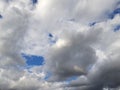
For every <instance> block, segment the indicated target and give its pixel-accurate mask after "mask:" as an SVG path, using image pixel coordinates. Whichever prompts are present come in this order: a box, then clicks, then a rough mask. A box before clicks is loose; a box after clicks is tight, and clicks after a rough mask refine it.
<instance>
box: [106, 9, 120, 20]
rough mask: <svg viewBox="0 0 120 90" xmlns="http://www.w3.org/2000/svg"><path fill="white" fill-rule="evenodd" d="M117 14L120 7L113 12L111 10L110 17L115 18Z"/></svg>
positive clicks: (119, 12)
mask: <svg viewBox="0 0 120 90" xmlns="http://www.w3.org/2000/svg"><path fill="white" fill-rule="evenodd" d="M116 14H120V8H117V9H115V10H114V11H113V12H111V13H110V14H109V15H108V17H109V18H110V19H113V18H114V17H115V15H116Z"/></svg>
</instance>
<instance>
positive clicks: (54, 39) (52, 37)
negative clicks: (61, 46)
mask: <svg viewBox="0 0 120 90" xmlns="http://www.w3.org/2000/svg"><path fill="white" fill-rule="evenodd" d="M48 39H49V42H50V44H55V43H56V41H57V39H56V38H55V37H54V35H53V34H52V33H48Z"/></svg>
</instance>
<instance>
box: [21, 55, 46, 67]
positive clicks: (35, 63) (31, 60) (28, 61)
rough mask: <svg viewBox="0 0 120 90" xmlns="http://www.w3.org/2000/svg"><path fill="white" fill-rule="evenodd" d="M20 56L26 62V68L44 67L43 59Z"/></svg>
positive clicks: (34, 56)
mask: <svg viewBox="0 0 120 90" xmlns="http://www.w3.org/2000/svg"><path fill="white" fill-rule="evenodd" d="M22 56H23V57H24V58H25V60H26V64H27V68H30V67H33V66H40V65H44V57H42V56H36V55H26V54H22Z"/></svg>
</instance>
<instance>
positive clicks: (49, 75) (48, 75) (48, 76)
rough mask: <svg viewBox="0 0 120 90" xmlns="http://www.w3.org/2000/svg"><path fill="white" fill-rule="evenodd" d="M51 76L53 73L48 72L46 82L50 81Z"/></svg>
mask: <svg viewBox="0 0 120 90" xmlns="http://www.w3.org/2000/svg"><path fill="white" fill-rule="evenodd" d="M51 76H52V73H50V72H47V74H46V76H45V78H44V80H49V78H50V77H51Z"/></svg>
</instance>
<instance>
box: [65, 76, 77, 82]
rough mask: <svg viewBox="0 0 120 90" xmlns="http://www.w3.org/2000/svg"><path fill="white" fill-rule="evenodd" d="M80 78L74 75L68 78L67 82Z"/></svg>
mask: <svg viewBox="0 0 120 90" xmlns="http://www.w3.org/2000/svg"><path fill="white" fill-rule="evenodd" d="M77 78H78V76H72V77H69V78H68V79H67V80H66V82H68V83H69V82H71V81H73V80H76V79H77Z"/></svg>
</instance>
